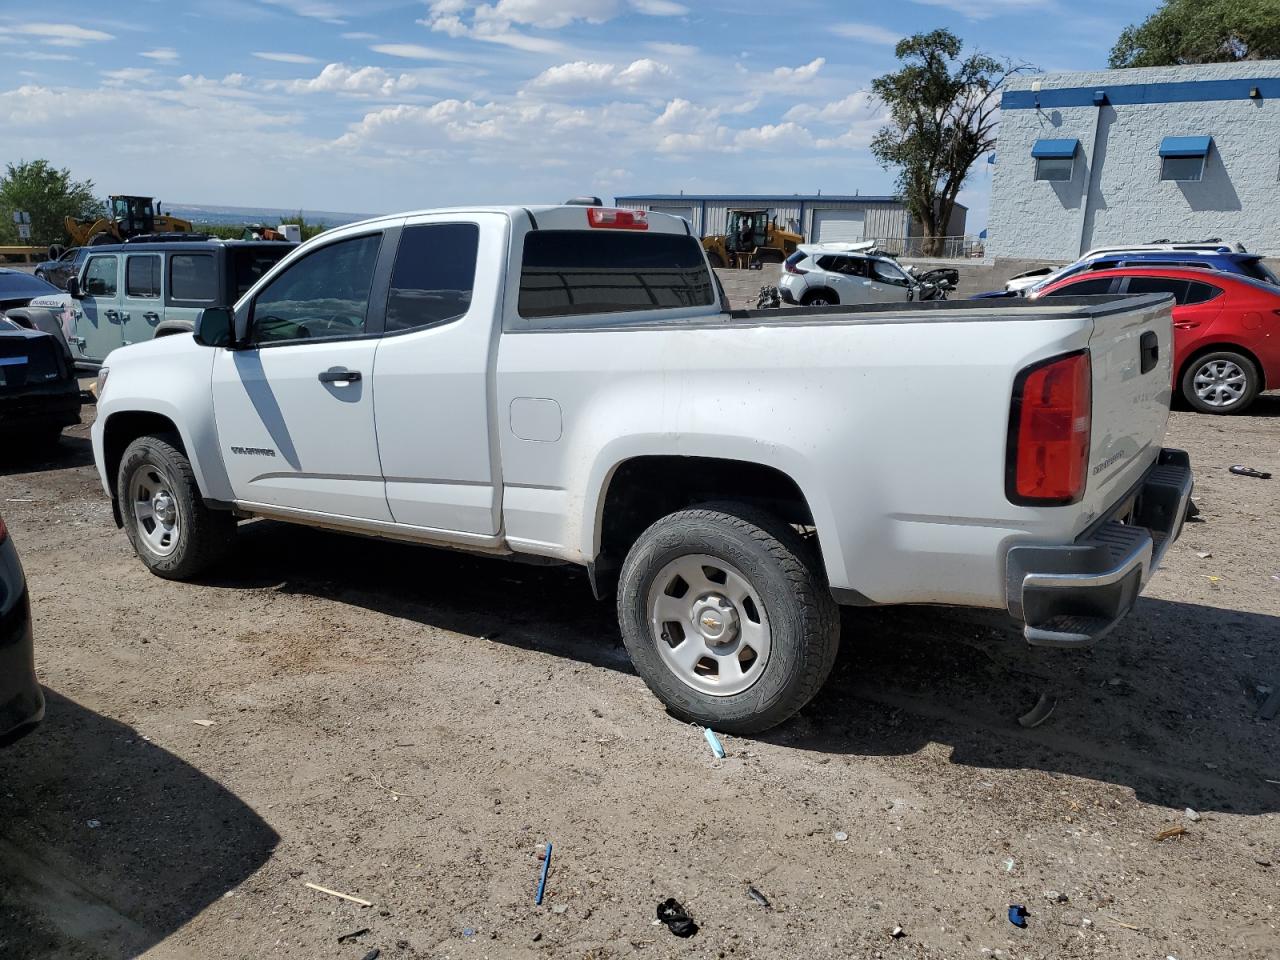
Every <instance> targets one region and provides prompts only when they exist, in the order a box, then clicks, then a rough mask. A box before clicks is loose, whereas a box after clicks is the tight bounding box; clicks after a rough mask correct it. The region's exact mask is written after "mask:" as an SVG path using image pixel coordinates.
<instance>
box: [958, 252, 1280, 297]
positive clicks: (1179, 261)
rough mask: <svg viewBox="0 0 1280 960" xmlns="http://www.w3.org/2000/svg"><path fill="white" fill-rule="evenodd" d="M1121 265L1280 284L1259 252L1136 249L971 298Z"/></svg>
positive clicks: (1010, 292)
mask: <svg viewBox="0 0 1280 960" xmlns="http://www.w3.org/2000/svg"><path fill="white" fill-rule="evenodd" d="M1120 267H1199V268H1201V269H1202V270H1218V271H1220V272H1222V273H1234V274H1236V275H1238V276H1242V277H1248V278H1249V279H1250V280H1259V281H1261V282H1263V283H1271V284H1275V285H1276V286H1280V277H1277V276H1276V275H1275V274H1274V273H1273V272H1272V271H1271V269H1270V268H1269V267H1268V266H1267V265H1266V264H1265V263H1263V262H1262V254H1260V253H1232V252H1226V251H1202V250H1195V251H1191V250H1134V251H1133V252H1131V253H1108V254H1105V255H1103V256H1098V257H1092V258H1090V259H1088V260H1077V261H1076V262H1075V263H1072V264H1069V265H1067V266H1065V267H1063V268H1062V269H1061V270H1055V271H1054V272H1052V273H1049V274H1047V275H1046V276H1045V277H1044V278H1043V279H1042V280H1041V281H1040V282H1039V283H1037V284H1036V285H1035V286H1032V287H1028V288H1027V289H1025V290H1016V291H1015V290H992V291H991V292H990V293H979V294H977V295H975V296H973V297H970V298H969V299H971V300H984V299H994V298H998V297H1021V296H1030V295H1031V294H1033V293H1035V292H1036V291H1037V290H1040V289H1042V288H1043V287H1047V286H1048V285H1049V284H1051V283H1057V282H1058V281H1059V280H1065V279H1066V278H1067V277H1070V276H1073V275H1075V274H1077V273H1081V272H1083V271H1085V270H1115V269H1118V268H1120Z"/></svg>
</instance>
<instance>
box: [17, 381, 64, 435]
mask: <svg viewBox="0 0 1280 960" xmlns="http://www.w3.org/2000/svg"><path fill="white" fill-rule="evenodd" d="M81 403H82V401H81V399H80V385H79V384H78V383H77V382H76V381H75V380H67V381H65V382H63V383H61V384H57V385H49V386H44V385H42V386H39V387H33V388H31V389H28V390H23V391H22V392H20V393H14V394H6V395H0V434H5V435H13V434H24V433H33V432H38V431H41V430H46V429H48V430H52V429H54V428H60V427H70V426H73V425H74V424H77V423H79V422H80V406H81Z"/></svg>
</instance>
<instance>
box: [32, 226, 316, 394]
mask: <svg viewBox="0 0 1280 960" xmlns="http://www.w3.org/2000/svg"><path fill="white" fill-rule="evenodd" d="M179 236H181V235H179ZM296 246H297V244H294V243H287V242H284V241H278V240H276V241H272V240H260V241H254V240H247V241H246V240H216V239H203V240H189V239H186V238H185V237H183V238H182V239H179V240H176V241H162V240H153V241H150V242H142V243H136V242H130V243H114V244H101V245H98V246H94V247H90V248H87V249H88V251H89V252H88V255H87V256H86V257H85V259H84V262H83V264H82V265H81V267H80V272H79V273H78V274H77V275H76V276H73V277H71V278H70V279H69V280H68V281H67V290H66V292H65V293H63V292H61V291H56V290H55V291H53V292H52V293H51V294H47V295H45V296H41V297H37V298H36V299H34V300H32V301H31V302H30V304H29V305H28V315H29V316H31V318H32V319H33V320H34V319H35V312H36V311H43V312H44V313H45V314H47V315H48V316H49V317H56V318H57V321H58V323H59V324H60V325H61V327H62V329H63V332H64V335H65V337H66V339H67V342H68V344H69V345H70V348H71V351H72V355H73V356H74V358H75V360H76V363H77V364H78V365H79V366H80V367H81V368H82V369H88V370H92V369H94V368H96V367H97V365H98V364H100V363H101V362H102V360H103V358H104V357H106V355H107V354H109V353H110V352H111V351H112V350H114V349H115V348H116V347H120V346H128V345H129V344H131V343H140V342H141V341H143V340H150V339H152V338H154V337H164V336H168V335H171V334H175V333H190V332H191V330H192V328H193V327H194V326H195V320H196V317H197V316H199V314H200V311H201V310H202V309H204V308H205V307H208V306H219V305H221V306H225V305H229V304H232V303H234V302H235V301H236V299H237V298H238V297H239V296H240V295H241V294H243V293H244V292H245V291H246V290H248V289H249V288H250V287H251V286H253V284H254V283H255V282H256V281H257V280H258V279H259V278H260V277H261V276H262V275H263V274H264V273H265V272H266V271H267V270H268V269H269V268H270V267H272V266H274V265H275V264H276V263H277V262H278V261H279V260H280V259H281V258H283V257H284V256H285V255H286V254H288V253H289V252H290V251H291V250H293V249H294V248H295V247H296Z"/></svg>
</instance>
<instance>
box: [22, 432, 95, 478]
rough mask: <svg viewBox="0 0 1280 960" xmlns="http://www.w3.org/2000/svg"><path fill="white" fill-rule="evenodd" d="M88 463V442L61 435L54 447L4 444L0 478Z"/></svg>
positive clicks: (89, 462)
mask: <svg viewBox="0 0 1280 960" xmlns="http://www.w3.org/2000/svg"><path fill="white" fill-rule="evenodd" d="M92 463H93V444H92V443H90V441H89V439H88V438H87V437H76V436H72V435H71V434H66V433H64V434H63V435H62V438H61V439H60V440H59V441H58V442H57V443H56V444H48V445H45V446H40V445H35V446H31V445H25V444H24V442H23V441H14V442H12V443H10V444H8V445H7V446H6V447H5V449H4V450H3V451H0V477H9V476H17V475H20V474H24V473H38V472H42V471H45V470H67V469H71V468H72V467H87V466H89V465H90V464H92Z"/></svg>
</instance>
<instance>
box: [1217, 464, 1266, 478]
mask: <svg viewBox="0 0 1280 960" xmlns="http://www.w3.org/2000/svg"><path fill="white" fill-rule="evenodd" d="M1227 469H1228V470H1230V471H1231V472H1232V473H1234V474H1235V475H1236V476H1237V477H1254V478H1256V479H1258V480H1270V479H1271V474H1269V473H1267V472H1266V471H1265V470H1255V469H1254V468H1253V467H1246V466H1244V465H1242V464H1239V463H1237V464H1236V465H1235V466H1231V467H1227Z"/></svg>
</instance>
